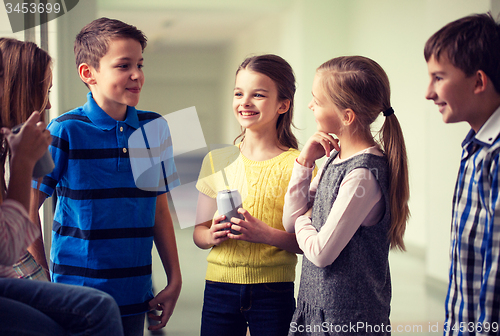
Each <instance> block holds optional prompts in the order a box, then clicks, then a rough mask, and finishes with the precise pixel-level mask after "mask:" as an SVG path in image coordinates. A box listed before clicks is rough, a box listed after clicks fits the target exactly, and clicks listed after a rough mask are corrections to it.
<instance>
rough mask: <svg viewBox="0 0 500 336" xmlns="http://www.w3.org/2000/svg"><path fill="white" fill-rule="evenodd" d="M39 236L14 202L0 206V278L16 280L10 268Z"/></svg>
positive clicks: (19, 205)
mask: <svg viewBox="0 0 500 336" xmlns="http://www.w3.org/2000/svg"><path fill="white" fill-rule="evenodd" d="M39 235H40V231H39V230H37V228H36V226H35V225H34V224H33V223H32V222H31V221H30V219H29V217H28V213H27V212H26V210H25V209H24V208H23V206H22V205H21V204H20V203H19V202H17V201H14V200H9V199H7V200H5V201H4V202H3V203H2V204H1V205H0V278H17V277H18V276H17V274H16V272H15V271H14V269H13V268H12V265H13V264H15V263H16V262H17V261H18V260H19V258H21V257H22V256H23V254H25V253H26V249H27V248H28V246H30V245H31V244H32V243H33V242H34V241H35V240H36V239H37V238H38V236H39Z"/></svg>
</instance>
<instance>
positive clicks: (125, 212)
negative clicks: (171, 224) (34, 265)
mask: <svg viewBox="0 0 500 336" xmlns="http://www.w3.org/2000/svg"><path fill="white" fill-rule="evenodd" d="M87 99H88V101H87V103H86V104H85V105H84V106H82V107H78V108H76V109H74V110H72V111H70V112H67V113H65V114H63V115H61V116H60V117H58V118H56V119H54V120H52V121H51V123H50V124H49V126H48V129H49V130H50V133H51V134H52V144H51V146H50V151H51V153H52V158H53V159H54V163H55V169H54V171H53V172H52V173H50V174H49V175H47V176H46V177H44V179H43V181H42V184H41V186H40V190H41V191H42V192H44V193H46V194H47V195H48V196H51V195H52V194H53V192H54V190H57V195H58V201H57V206H56V210H55V214H54V223H53V229H52V230H53V232H52V249H51V254H50V259H51V265H50V268H51V270H50V271H51V274H52V281H54V282H59V283H66V284H73V285H81V286H89V287H93V288H97V289H100V290H103V291H104V292H107V293H109V294H110V295H111V296H113V298H114V299H115V300H116V301H117V303H118V305H119V306H120V310H121V313H122V315H124V316H125V315H134V314H139V313H143V312H145V311H147V310H148V301H149V300H151V299H152V298H153V292H152V281H151V264H152V257H151V249H152V247H153V226H154V217H155V209H156V198H157V196H158V195H159V194H161V193H164V192H167V191H169V190H170V189H171V188H173V187H175V186H177V185H179V184H180V183H179V179H178V177H177V172H176V168H175V164H174V159H173V149H172V145H171V143H172V142H171V139H170V132H169V130H168V126H167V127H165V128H164V131H163V133H162V134H161V136H162V137H164V141H163V146H161V150H162V151H163V152H162V158H164V160H165V158H167V159H166V160H165V161H163V173H164V175H163V176H167V178H166V181H164V187H163V188H161V190H157V191H155V190H144V189H139V188H137V186H136V183H135V181H134V176H133V172H132V169H131V163H130V157H129V150H128V138H129V137H130V135H131V134H132V133H133V132H134V131H136V130H140V129H144V128H143V126H144V125H145V124H147V123H148V122H150V121H152V120H155V119H157V118H161V116H160V115H159V114H157V113H153V112H145V111H139V110H136V109H135V108H134V107H130V106H129V107H128V108H127V117H126V119H125V121H116V120H114V119H113V118H111V117H110V116H109V115H108V114H106V113H105V112H104V111H103V110H102V109H101V108H100V107H99V106H98V105H97V103H96V102H95V101H94V99H93V98H92V94H91V93H90V92H89V93H88V95H87ZM165 124H166V123H165Z"/></svg>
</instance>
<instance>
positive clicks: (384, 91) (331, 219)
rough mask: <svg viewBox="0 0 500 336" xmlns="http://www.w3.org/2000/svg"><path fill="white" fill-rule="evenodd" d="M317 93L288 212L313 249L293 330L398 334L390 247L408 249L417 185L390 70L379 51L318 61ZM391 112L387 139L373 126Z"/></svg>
mask: <svg viewBox="0 0 500 336" xmlns="http://www.w3.org/2000/svg"><path fill="white" fill-rule="evenodd" d="M312 94H313V99H312V101H311V103H310V104H309V108H310V109H311V110H313V112H314V117H315V118H316V123H317V127H318V132H316V133H315V134H314V135H313V136H312V137H311V138H310V139H309V140H308V141H307V143H306V144H305V146H304V148H303V150H302V152H301V154H300V156H299V157H298V159H297V163H296V164H295V166H294V169H293V175H292V178H291V182H290V185H289V189H288V191H287V194H286V196H285V209H284V214H283V224H284V226H285V228H286V230H287V231H288V232H294V233H295V234H296V235H297V241H298V244H299V246H300V248H301V249H302V250H303V251H304V259H303V263H302V277H301V281H300V289H299V297H298V303H297V310H296V311H295V314H294V317H293V322H292V323H291V325H290V335H310V334H315V333H314V332H315V331H317V330H318V328H320V330H321V331H322V332H324V334H328V335H344V334H348V333H350V332H353V331H354V332H353V334H356V335H375V334H376V335H386V334H390V323H389V313H390V301H391V281H390V271H389V260H388V255H389V249H390V248H399V249H401V250H404V248H405V247H404V242H403V234H404V231H405V228H406V222H407V220H408V216H409V210H408V198H409V187H408V168H407V159H406V150H405V145H404V139H403V135H402V131H401V127H400V125H399V122H398V119H397V118H396V115H395V114H394V110H393V109H392V107H391V103H390V87H389V79H388V78H387V75H386V74H385V72H384V70H383V69H382V68H381V67H380V65H378V64H377V63H376V62H375V61H373V60H371V59H369V58H365V57H360V56H352V57H339V58H334V59H332V60H330V61H328V62H326V63H324V64H323V65H321V66H320V67H319V68H318V70H317V72H316V76H315V78H314V82H313V88H312ZM381 113H383V115H384V117H385V121H384V124H383V126H382V129H381V131H380V134H381V139H380V141H377V140H376V139H374V137H373V135H372V131H371V129H370V125H371V124H372V123H373V122H374V121H375V120H376V119H377V117H378V116H379V115H380V114H381ZM331 134H335V135H336V136H337V137H338V139H336V138H334V137H333V136H332V135H331ZM331 151H333V152H332V153H330V152H331ZM325 154H326V156H327V157H328V158H327V160H326V162H325V164H324V165H323V167H322V168H321V169H320V173H319V174H318V176H317V177H316V178H315V179H314V180H313V181H312V182H311V174H312V170H313V167H314V164H315V161H316V160H317V159H319V158H321V157H323V156H325ZM304 191H305V192H304ZM311 204H312V208H311ZM353 325H354V326H355V327H356V328H355V330H353V329H352V328H350V327H351V326H353ZM324 326H327V328H326V329H327V330H325V329H321V328H322V327H324Z"/></svg>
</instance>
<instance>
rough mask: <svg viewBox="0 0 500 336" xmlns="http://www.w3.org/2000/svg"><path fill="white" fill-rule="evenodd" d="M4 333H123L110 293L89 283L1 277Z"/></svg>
mask: <svg viewBox="0 0 500 336" xmlns="http://www.w3.org/2000/svg"><path fill="white" fill-rule="evenodd" d="M0 316H1V317H2V318H1V320H2V323H0V335H18V336H21V335H30V336H35V335H40V336H42V335H51V336H59V335H82V336H83V335H89V336H90V335H92V336H104V335H106V336H107V335H116V336H118V335H119V336H122V335H123V328H122V323H121V318H120V311H119V309H118V306H117V304H116V302H115V300H114V299H113V298H112V297H111V296H109V295H108V294H106V293H104V292H101V291H98V290H96V289H93V288H88V287H78V286H69V285H63V284H55V283H51V282H44V281H36V280H26V279H2V278H0Z"/></svg>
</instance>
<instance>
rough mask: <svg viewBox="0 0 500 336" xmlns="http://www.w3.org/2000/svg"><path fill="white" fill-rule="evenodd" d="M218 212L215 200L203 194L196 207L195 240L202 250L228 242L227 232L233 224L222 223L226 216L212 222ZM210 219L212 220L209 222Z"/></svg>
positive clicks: (200, 195) (199, 196)
mask: <svg viewBox="0 0 500 336" xmlns="http://www.w3.org/2000/svg"><path fill="white" fill-rule="evenodd" d="M216 210H217V203H216V202H215V200H214V199H213V198H211V197H209V196H207V195H205V194H203V193H201V192H200V193H199V195H198V205H197V207H196V223H197V225H196V226H195V228H194V232H193V240H194V243H195V244H196V246H198V247H199V248H201V249H209V248H211V247H213V246H215V245H219V244H220V243H222V242H223V241H225V240H228V239H229V237H227V233H228V231H227V230H224V229H228V228H230V227H231V223H220V221H221V220H223V219H224V216H218V217H216V218H214V219H213V220H211V218H212V217H213V216H214V214H215V211H216ZM207 219H210V220H207Z"/></svg>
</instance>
